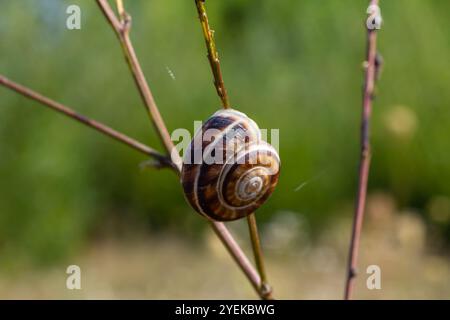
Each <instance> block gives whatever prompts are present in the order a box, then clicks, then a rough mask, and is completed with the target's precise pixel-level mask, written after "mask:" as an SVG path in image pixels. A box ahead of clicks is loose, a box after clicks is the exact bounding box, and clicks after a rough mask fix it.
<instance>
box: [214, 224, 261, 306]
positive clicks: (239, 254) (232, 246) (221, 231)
mask: <svg viewBox="0 0 450 320" xmlns="http://www.w3.org/2000/svg"><path fill="white" fill-rule="evenodd" d="M210 223H211V226H212V228H213V230H214V232H215V233H216V234H217V236H218V237H219V239H220V240H221V241H222V243H223V245H224V246H225V247H226V248H227V250H228V252H229V253H230V254H231V255H232V256H233V259H234V261H236V263H237V264H238V265H239V267H240V268H241V269H242V271H244V273H245V275H246V276H247V279H248V280H249V281H250V283H251V284H252V286H253V288H254V289H255V290H256V292H257V293H258V295H259V296H260V297H261V298H263V296H261V294H260V290H259V289H260V283H261V280H260V277H259V275H258V272H256V270H255V268H254V267H253V266H252V264H251V263H250V261H249V260H248V258H247V256H246V255H245V253H244V252H243V251H242V249H241V248H240V247H239V245H238V244H237V242H236V241H235V240H234V238H233V236H232V235H231V233H230V231H228V229H227V228H226V227H225V225H224V224H223V223H222V222H217V221H210Z"/></svg>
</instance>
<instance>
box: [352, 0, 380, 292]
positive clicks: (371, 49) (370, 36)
mask: <svg viewBox="0 0 450 320" xmlns="http://www.w3.org/2000/svg"><path fill="white" fill-rule="evenodd" d="M370 4H371V5H378V0H371V1H370ZM376 56H377V32H376V29H373V30H367V54H366V63H365V68H366V70H365V80H364V93H363V108H362V118H361V154H360V165H359V180H358V192H357V198H356V207H355V214H354V218H353V228H352V236H351V241H350V248H349V257H348V267H347V279H346V286H345V295H344V298H345V299H346V300H349V299H351V298H352V293H353V289H354V285H355V280H356V279H355V278H356V273H357V269H356V268H357V263H358V250H359V243H360V238H361V229H362V224H363V218H364V210H365V204H366V195H367V182H368V179H369V169H370V158H371V152H370V137H369V132H370V131H369V129H370V127H369V125H370V117H371V113H372V100H373V92H374V88H375V76H376Z"/></svg>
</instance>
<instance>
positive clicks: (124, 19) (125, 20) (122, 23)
mask: <svg viewBox="0 0 450 320" xmlns="http://www.w3.org/2000/svg"><path fill="white" fill-rule="evenodd" d="M97 3H98V5H99V7H100V9H101V10H102V12H103V14H104V16H105V17H106V19H107V20H108V22H109V24H110V25H111V27H112V28H113V30H114V31H115V33H116V35H117V37H118V39H119V41H120V43H121V45H122V49H123V51H124V55H125V58H126V60H127V62H128V65H129V68H130V71H131V73H132V75H133V78H134V80H135V82H136V85H137V87H138V90H139V92H140V94H141V97H142V99H143V101H144V104H145V106H146V108H147V110H148V113H149V115H150V118H151V120H152V122H153V124H154V126H155V128H156V131H157V132H158V134H159V136H160V138H161V140H162V141H163V143H164V146H165V148H166V151H167V153H168V154H169V155H171V156H172V160H173V161H174V162H175V163H176V165H177V170H178V173H180V170H181V159H180V157H179V155H178V154H177V153H176V152H174V153H172V150H173V149H174V145H173V142H172V140H171V139H170V135H169V132H168V131H167V127H166V126H165V124H164V122H163V120H162V117H161V115H160V113H159V110H158V107H157V106H156V103H155V100H154V98H153V95H152V93H151V91H150V88H149V86H148V83H147V81H146V80H145V76H144V73H143V71H142V68H141V66H140V63H139V60H138V58H137V56H136V53H135V50H134V47H133V44H132V42H131V40H130V37H129V31H130V27H131V17H130V15H129V14H127V12H126V11H125V8H124V6H123V3H122V1H121V0H117V1H116V4H117V9H118V12H119V15H120V16H121V19H120V20H119V19H118V18H117V16H116V15H115V14H114V11H113V10H112V8H111V6H110V5H109V3H108V1H106V0H97ZM211 35H212V33H211ZM215 57H217V55H216V56H215ZM214 61H216V63H217V65H216V67H215V68H216V69H214V67H213V72H214V73H215V74H217V75H219V76H220V78H221V73H220V66H219V65H218V58H217V59H215V60H214ZM217 68H218V69H217ZM214 70H216V71H214ZM217 72H218V73H217ZM218 83H221V85H220V84H219V86H222V87H223V81H221V82H218ZM219 92H220V93H219ZM218 93H219V95H221V98H222V97H223V99H222V101H223V105H224V107H228V98H227V96H226V91H225V88H224V87H223V90H222V89H220V90H219V89H218ZM210 224H211V226H212V228H213V230H214V232H215V233H216V234H217V236H218V237H219V239H220V240H221V241H222V243H223V245H224V246H225V247H226V248H227V250H228V251H229V253H230V254H231V255H232V257H233V259H234V260H235V261H236V263H237V264H238V266H239V267H240V268H241V270H242V271H243V272H244V274H245V275H246V276H247V278H248V280H249V281H250V283H251V284H252V286H253V287H254V288H255V290H256V291H257V293H258V294H259V296H260V297H261V298H267V296H268V293H267V292H264V291H262V290H261V287H262V286H261V279H260V277H259V275H258V273H257V272H256V270H255V269H254V267H253V266H252V265H251V263H250V262H249V260H248V259H247V257H246V255H245V253H244V252H243V251H242V249H241V248H240V247H239V245H238V244H237V242H236V241H235V240H234V238H233V236H232V235H231V233H230V232H229V231H228V229H227V228H226V226H225V225H224V224H223V223H221V222H217V221H210ZM269 294H270V292H269Z"/></svg>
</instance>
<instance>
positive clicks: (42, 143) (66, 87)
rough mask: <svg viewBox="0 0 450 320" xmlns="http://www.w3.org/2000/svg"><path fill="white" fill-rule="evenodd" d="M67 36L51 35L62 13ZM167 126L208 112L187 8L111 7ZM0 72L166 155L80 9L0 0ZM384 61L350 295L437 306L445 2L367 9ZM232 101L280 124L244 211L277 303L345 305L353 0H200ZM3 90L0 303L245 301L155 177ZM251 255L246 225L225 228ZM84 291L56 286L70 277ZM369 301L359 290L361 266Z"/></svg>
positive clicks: (355, 111) (168, 187) (122, 153)
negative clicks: (265, 173) (268, 184)
mask: <svg viewBox="0 0 450 320" xmlns="http://www.w3.org/2000/svg"><path fill="white" fill-rule="evenodd" d="M70 4H77V5H79V6H80V7H81V10H82V29H81V30H72V31H71V30H67V29H66V18H67V14H66V13H65V11H66V8H67V6H68V5H70ZM125 4H126V6H127V9H128V11H129V12H130V14H131V15H132V16H133V28H132V40H133V41H134V43H135V47H136V51H137V54H138V56H139V57H140V60H141V63H142V66H143V69H144V71H145V74H146V77H147V79H148V81H149V83H150V86H151V88H152V91H153V93H154V96H155V98H156V101H157V103H158V105H159V107H160V110H161V113H162V115H163V117H164V119H165V121H166V124H167V126H168V128H169V130H173V129H175V128H187V129H189V130H190V131H191V132H192V131H193V121H194V120H204V119H206V118H207V117H208V116H210V115H211V114H212V113H214V112H215V111H216V110H217V109H219V105H220V104H219V100H218V98H217V97H216V95H215V90H214V87H213V84H212V76H211V73H210V69H209V65H208V62H207V59H206V51H205V45H204V41H203V38H202V34H201V29H200V26H199V23H198V19H197V13H196V10H195V6H194V3H193V1H184V0H183V1H182V0H172V1H163V2H161V1H144V0H134V1H125ZM0 7H1V10H0V15H1V18H0V73H1V74H3V75H5V76H7V77H9V78H11V79H13V80H15V81H17V82H20V83H22V84H24V85H26V86H29V87H31V88H33V89H34V90H36V91H39V92H42V93H44V94H45V95H47V96H49V97H51V98H53V99H55V100H57V101H61V102H63V103H65V104H67V105H69V106H71V107H73V108H75V109H76V110H78V111H80V112H82V113H84V114H86V115H88V116H90V117H93V118H95V119H97V120H101V121H103V122H105V123H107V124H108V125H111V126H112V127H114V128H116V129H118V130H121V131H123V132H125V133H127V134H129V135H131V136H133V137H136V138H138V139H139V140H141V141H143V142H145V143H147V144H149V145H151V146H153V147H155V148H159V149H161V150H162V147H161V144H160V142H159V141H158V139H157V135H156V133H155V132H154V130H153V128H152V127H151V125H150V123H149V121H148V118H147V116H146V113H145V111H144V109H143V107H142V103H141V100H140V98H139V95H138V93H137V91H136V88H135V87H134V83H133V81H132V78H131V76H130V74H129V71H128V69H127V66H126V64H125V62H124V59H123V56H122V53H121V49H120V46H119V44H118V42H117V39H116V38H115V35H114V34H113V32H112V30H111V28H110V26H109V25H108V24H107V23H106V20H105V19H104V17H103V16H102V14H101V13H100V11H99V9H98V7H97V5H96V4H95V2H94V1H88V0H83V1H81V0H78V1H77V0H71V1H61V0H40V1H35V0H20V1H17V0H0ZM381 7H382V14H383V18H384V24H383V27H382V30H381V31H380V33H379V50H380V52H381V54H382V56H383V58H384V68H383V70H382V74H381V79H380V81H379V83H378V85H377V89H376V91H377V97H376V100H375V102H374V112H373V122H372V128H371V131H372V144H373V160H372V170H371V174H370V182H369V199H368V209H367V216H366V220H365V225H364V233H363V239H362V241H363V242H362V247H361V261H360V278H359V280H358V287H357V291H356V295H355V297H356V298H370V299H372V298H388V299H390V298H398V299H408V298H448V297H450V258H449V250H448V248H449V241H450V146H449V137H450V90H448V87H449V85H450V59H449V56H450V36H449V30H450V20H449V12H450V2H448V1H440V0H432V1H422V0H395V1H381ZM207 8H208V13H209V17H210V22H211V24H212V27H213V29H215V31H216V32H215V35H216V41H217V45H218V48H219V52H220V57H221V63H222V68H223V73H224V79H225V83H226V86H227V88H228V92H229V95H230V98H231V102H232V105H233V106H234V107H235V108H237V109H239V110H241V111H243V112H245V113H247V114H248V115H249V116H250V117H252V118H253V119H254V120H255V121H256V122H257V123H258V124H259V125H260V126H261V127H262V128H269V129H270V128H279V129H280V155H281V158H282V161H283V168H282V175H281V177H280V183H279V186H278V188H277V190H276V192H275V193H274V194H273V196H272V197H271V199H270V200H269V201H268V202H267V204H266V205H265V206H263V208H261V209H260V210H259V211H258V214H257V217H258V221H259V223H260V229H261V232H262V237H263V245H264V247H265V253H266V257H267V264H268V266H267V267H268V270H269V277H270V279H271V282H272V283H273V286H274V288H275V293H276V295H277V297H279V298H288V299H290V298H307V299H312V298H334V299H339V298H341V297H342V293H343V286H344V276H345V262H346V255H347V247H348V241H349V238H350V226H351V217H352V214H353V201H354V198H355V191H356V181H357V166H358V152H359V121H360V111H361V89H362V79H363V69H362V63H363V59H364V55H365V47H366V40H365V39H366V38H365V37H366V34H365V29H364V22H365V19H366V13H365V10H366V8H367V1H345V2H343V1H337V0H327V1H314V0H302V1H298V0H284V1H268V0H265V1H256V0H246V1H243V0H227V1H208V3H207ZM145 160H146V159H145V158H144V157H143V156H142V155H140V154H138V153H137V152H135V151H133V150H131V149H129V148H127V147H126V146H123V145H120V144H118V143H115V142H114V141H111V140H109V139H108V138H105V137H104V136H102V135H99V134H97V133H96V132H94V131H92V130H91V129H88V128H85V127H83V126H81V125H79V124H77V123H74V122H72V121H71V120H68V119H66V118H64V117H62V116H60V115H57V114H55V113H53V112H51V111H49V110H46V109H44V108H42V107H41V106H39V105H38V104H37V103H35V102H32V101H29V100H26V99H25V98H23V97H21V96H19V95H17V94H15V93H12V92H10V91H8V90H6V89H5V88H0V297H1V298H64V299H66V298H67V299H70V298H255V295H254V293H253V292H252V289H251V287H250V285H249V284H248V283H247V282H246V279H245V278H244V276H243V275H242V274H241V273H240V271H239V270H238V269H237V267H236V266H235V265H234V264H233V262H232V261H231V259H230V257H229V256H228V255H227V253H226V252H225V250H224V249H223V248H222V247H221V245H220V243H219V242H218V241H217V240H216V239H215V238H214V235H213V234H212V233H211V231H210V230H209V229H208V228H207V224H206V223H205V221H204V219H203V218H202V217H200V216H199V215H198V214H196V213H194V212H193V210H191V209H190V208H189V207H188V205H187V204H186V203H185V201H184V198H183V195H182V192H181V188H180V185H179V183H178V180H177V177H176V176H175V175H174V174H173V173H172V172H169V171H164V170H160V171H157V170H154V169H147V170H141V169H140V168H139V164H140V163H141V162H142V161H145ZM230 227H231V228H232V230H233V233H234V234H235V235H236V237H237V238H238V240H239V242H240V243H242V245H243V247H244V248H245V249H246V250H247V252H248V253H249V254H251V252H250V246H249V240H248V236H247V233H246V231H247V229H246V224H245V222H234V223H231V224H230ZM69 264H77V265H79V266H80V267H81V270H82V290H80V291H70V290H67V289H66V287H65V281H66V277H67V275H66V273H65V270H66V267H67V266H68V265H69ZM371 264H376V265H379V266H380V267H381V270H382V289H381V290H373V291H370V290H368V289H367V288H366V286H365V281H366V278H367V275H366V274H365V269H366V267H367V266H368V265H371Z"/></svg>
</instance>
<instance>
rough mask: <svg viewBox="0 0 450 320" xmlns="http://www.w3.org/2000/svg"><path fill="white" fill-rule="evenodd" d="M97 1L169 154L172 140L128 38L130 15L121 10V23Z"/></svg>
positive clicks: (108, 9) (109, 8)
mask: <svg viewBox="0 0 450 320" xmlns="http://www.w3.org/2000/svg"><path fill="white" fill-rule="evenodd" d="M97 3H98V5H99V6H100V9H101V10H102V12H103V14H104V15H105V17H106V19H107V20H108V21H109V23H110V25H111V26H112V28H113V29H114V31H115V33H116V35H117V37H118V38H119V41H120V43H121V45H122V49H123V52H124V54H125V58H126V60H127V63H128V66H129V68H130V71H131V73H132V75H133V79H134V81H135V83H136V86H137V88H138V90H139V93H140V95H141V98H142V100H143V102H144V105H145V107H146V109H147V112H148V114H149V117H150V119H151V121H152V123H153V125H154V127H155V129H156V131H157V133H158V135H159V137H160V139H161V141H162V142H163V144H164V147H165V149H166V151H167V153H168V154H169V155H170V154H171V152H172V149H173V147H174V145H173V143H172V140H171V139H170V134H169V131H168V130H167V127H166V125H165V124H164V121H163V119H162V117H161V114H160V112H159V109H158V107H157V106H156V103H155V99H154V98H153V94H152V92H151V90H150V87H149V86H148V83H147V80H146V79H145V75H144V72H143V71H142V68H141V65H140V63H139V60H138V58H137V56H136V52H135V50H134V47H133V44H132V42H131V40H130V36H129V31H130V27H131V17H130V16H129V15H128V14H126V13H125V11H123V12H122V16H124V21H123V23H121V22H120V21H119V20H118V19H117V17H116V16H115V14H114V11H113V10H112V9H111V6H110V5H109V3H108V2H107V1H106V0H97ZM174 154H176V153H174ZM173 161H174V162H175V163H176V164H177V166H180V165H181V159H179V157H177V156H176V155H175V159H173Z"/></svg>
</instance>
